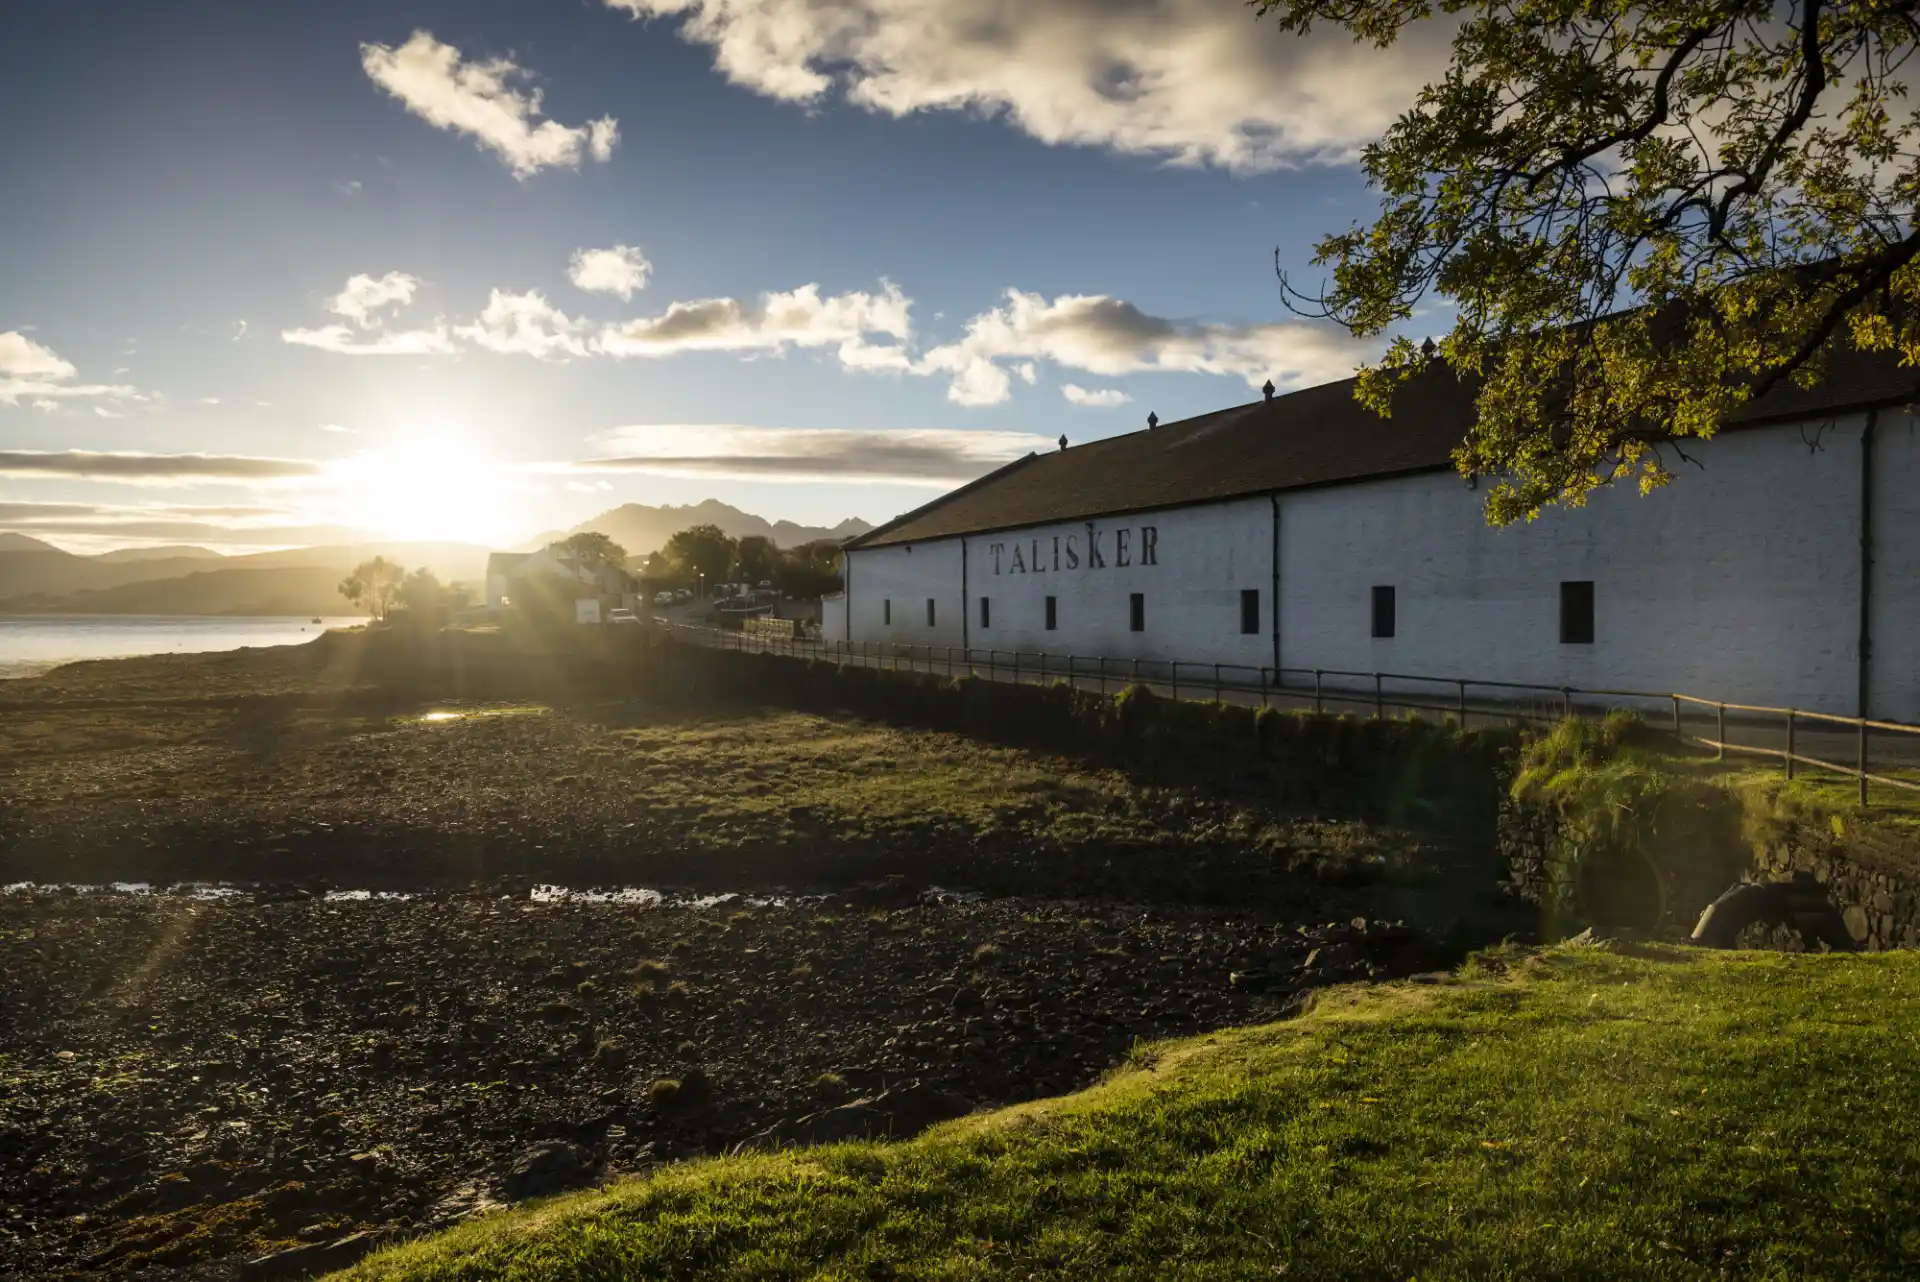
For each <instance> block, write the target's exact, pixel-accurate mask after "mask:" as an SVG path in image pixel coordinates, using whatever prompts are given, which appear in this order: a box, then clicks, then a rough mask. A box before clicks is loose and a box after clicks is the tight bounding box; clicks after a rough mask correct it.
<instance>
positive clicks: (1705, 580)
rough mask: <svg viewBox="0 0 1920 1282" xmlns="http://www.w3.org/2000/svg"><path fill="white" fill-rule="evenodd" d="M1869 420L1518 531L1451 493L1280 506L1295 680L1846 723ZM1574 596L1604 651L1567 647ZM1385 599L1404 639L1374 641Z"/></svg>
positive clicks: (1725, 452)
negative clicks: (1438, 681)
mask: <svg viewBox="0 0 1920 1282" xmlns="http://www.w3.org/2000/svg"><path fill="white" fill-rule="evenodd" d="M1863 421H1864V420H1863V417H1861V416H1853V417H1849V418H1845V419H1842V420H1840V421H1838V422H1836V423H1834V424H1833V425H1832V426H1831V427H1829V428H1827V429H1826V430H1825V431H1824V432H1818V433H1816V431H1815V430H1814V429H1813V428H1811V427H1809V428H1808V429H1807V431H1806V433H1805V436H1804V439H1803V435H1802V432H1801V430H1800V429H1799V428H1798V427H1784V428H1768V429H1760V430H1755V431H1750V432H1736V433H1730V434H1728V435H1726V436H1724V437H1721V438H1719V439H1718V440H1715V441H1713V442H1709V443H1706V444H1703V445H1701V446H1700V447H1699V448H1697V449H1689V451H1688V453H1689V454H1690V455H1692V456H1693V457H1694V458H1696V459H1697V460H1698V462H1699V464H1700V466H1699V467H1698V468H1695V467H1693V466H1690V465H1688V464H1685V463H1681V464H1679V465H1678V466H1679V468H1680V472H1681V474H1680V476H1679V478H1678V479H1677V480H1676V481H1675V482H1674V484H1673V485H1671V486H1669V487H1668V488H1666V489H1664V490H1661V491H1658V492H1656V493H1654V494H1651V495H1647V496H1644V497H1643V496H1641V495H1640V494H1639V493H1638V492H1637V491H1636V490H1635V489H1634V488H1633V487H1631V486H1627V487H1613V488H1611V489H1608V490H1605V491H1602V492H1600V493H1598V494H1596V495H1594V496H1593V499H1592V501H1591V502H1590V503H1589V504H1588V506H1587V507H1585V508H1575V509H1566V510H1561V509H1549V510H1548V511H1547V512H1546V513H1544V514H1543V515H1542V516H1541V517H1540V518H1539V519H1538V520H1537V521H1535V522H1532V523H1531V524H1526V525H1519V526H1510V527H1507V528H1505V529H1493V528H1490V527H1489V526H1487V525H1486V523H1485V521H1484V519H1483V517H1482V515H1481V497H1482V496H1481V495H1480V494H1479V493H1477V492H1476V491H1473V490H1470V489H1468V488H1467V486H1466V484H1465V483H1464V482H1463V481H1461V480H1460V479H1459V478H1458V477H1456V476H1450V475H1431V476H1420V477H1408V478H1402V479H1398V480H1389V481H1381V482H1374V483H1369V484H1364V485H1356V486H1343V487H1340V488H1337V489H1328V490H1319V491H1311V492H1305V493H1298V494H1289V495H1286V496H1284V497H1283V498H1282V500H1281V513H1282V519H1281V549H1282V551H1281V603H1282V616H1281V617H1282V620H1283V625H1282V635H1281V654H1282V662H1283V663H1284V664H1286V665H1287V666H1290V667H1295V666H1298V667H1329V668H1330V667H1341V668H1357V669H1361V670H1367V671H1372V670H1388V671H1399V672H1412V673H1421V674H1434V675H1455V674H1458V675H1466V676H1473V675H1485V676H1490V677H1496V678H1501V679H1505V680H1513V681H1525V682H1537V683H1540V684H1544V685H1563V684H1564V685H1571V686H1577V687H1587V688H1596V687H1625V688H1629V689H1645V690H1677V691H1680V692H1683V693H1693V694H1700V695H1703V696H1709V697H1714V698H1724V699H1728V700H1733V701H1740V702H1753V703H1791V704H1795V705H1797V706H1800V707H1805V708H1810V709H1814V710H1818V711H1833V712H1851V711H1852V710H1853V703H1854V699H1853V695H1854V691H1855V687H1856V682H1857V669H1856V666H1855V660H1856V637H1857V632H1858V607H1857V601H1858V597H1857V595H1856V594H1857V592H1858V581H1859V575H1858V567H1859V543H1858V538H1859V535H1858V531H1859V504H1860V494H1859V484H1860V453H1859V448H1860V429H1861V426H1862V423H1863ZM1807 442H1817V448H1816V447H1810V446H1809V444H1808V443H1807ZM1578 579H1588V580H1591V581H1592V582H1593V583H1594V596H1595V610H1594V615H1595V620H1594V622H1595V637H1594V643H1593V644H1592V645H1562V644H1561V643H1560V637H1559V621H1560V620H1559V585H1560V583H1561V582H1562V581H1563V580H1578ZM1374 584H1392V585H1394V587H1395V588H1396V595H1397V600H1398V613H1399V619H1398V627H1397V635H1396V636H1395V637H1394V639H1392V640H1384V641H1376V640H1373V639H1371V637H1370V635H1369V632H1370V628H1369V613H1368V611H1369V590H1370V589H1371V587H1372V586H1373V585H1374Z"/></svg>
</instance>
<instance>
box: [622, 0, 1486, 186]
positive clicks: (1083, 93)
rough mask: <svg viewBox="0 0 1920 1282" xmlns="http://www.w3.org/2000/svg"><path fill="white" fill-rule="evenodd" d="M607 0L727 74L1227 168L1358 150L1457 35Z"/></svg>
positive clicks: (841, 1)
mask: <svg viewBox="0 0 1920 1282" xmlns="http://www.w3.org/2000/svg"><path fill="white" fill-rule="evenodd" d="M604 2H605V3H606V4H607V6H608V7H609V8H613V9H618V10H622V11H624V12H626V13H629V14H632V15H633V16H635V17H641V18H651V17H666V18H674V19H678V21H679V24H680V25H679V30H680V35H681V37H682V38H683V39H685V40H688V41H690V42H693V43H695V44H700V45H705V46H707V47H708V48H710V49H712V50H713V54H714V63H715V66H716V67H717V68H718V69H719V70H720V72H721V73H722V74H724V75H725V76H726V77H727V78H728V79H729V80H731V81H732V82H734V83H735V84H739V85H743V86H745V87H747V88H749V89H752V90H754V91H755V92H758V93H761V94H765V95H767V96H768V97H772V98H776V99H780V100H782V101H786V102H793V103H801V104H814V103H818V102H820V101H822V100H824V99H826V98H828V97H830V96H832V95H833V94H834V93H835V91H836V90H837V91H838V92H839V93H840V94H841V95H843V96H844V97H845V98H846V100H847V101H849V102H852V103H854V104H856V105H858V106H861V107H865V108H867V109H868V110H871V111H876V112H883V113H885V114H888V115H892V116H906V115H910V114H912V113H914V112H918V111H967V112H976V113H980V114H985V115H1000V116H1004V117H1005V118H1006V119H1007V120H1008V121H1009V122H1010V123H1012V124H1013V125H1015V126H1016V127H1017V128H1019V129H1022V130H1024V131H1025V132H1026V133H1028V134H1030V135H1032V136H1033V137H1035V138H1038V139H1040V140H1041V141H1043V142H1046V143H1051V144H1078V145H1090V146H1099V147H1106V148H1110V149H1112V150H1115V151H1119V152H1126V153H1131V154H1138V155H1147V156H1155V157H1161V158H1164V159H1166V160H1169V161H1172V162H1173V163H1176V164H1183V165H1192V164H1211V165H1220V166H1224V167H1226V168H1229V169H1234V170H1265V169H1273V168H1276V167H1279V166H1282V165H1285V164H1289V163H1294V162H1297V161H1299V160H1301V159H1307V158H1319V159H1328V160H1348V159H1351V158H1352V157H1353V156H1354V155H1355V153H1356V150H1357V148H1358V146H1359V145H1360V144H1362V143H1364V142H1366V141H1368V140H1369V139H1371V138H1373V137H1375V136H1377V135H1378V134H1379V133H1380V131H1381V130H1382V129H1383V128H1384V127H1385V126H1386V125H1387V124H1388V123H1389V122H1390V121H1391V120H1392V119H1393V117H1394V116H1395V115H1396V114H1398V113H1399V112H1400V111H1402V110H1404V109H1405V108H1407V107H1409V106H1411V105H1412V102H1413V97H1414V95H1415V93H1416V92H1417V91H1418V90H1419V88H1420V86H1421V85H1423V84H1425V83H1427V82H1428V81H1429V80H1431V79H1433V78H1435V76H1436V75H1437V74H1439V73H1440V72H1441V71H1442V70H1443V69H1444V67H1445V65H1446V49H1447V41H1448V38H1449V36H1450V35H1451V29H1450V28H1449V27H1448V26H1447V25H1446V24H1444V23H1425V24H1420V25H1418V26H1416V27H1415V28H1413V29H1412V30H1410V31H1408V32H1407V33H1406V34H1405V35H1403V36H1402V37H1401V39H1400V40H1399V41H1398V42H1396V43H1395V44H1394V45H1393V46H1392V47H1391V48H1389V49H1385V50H1381V49H1376V48H1374V47H1373V46H1371V45H1369V44H1365V43H1361V42H1356V41H1354V40H1352V39H1350V38H1349V37H1347V36H1346V34H1345V33H1344V32H1342V31H1339V30H1337V29H1328V30H1323V31H1322V32H1319V33H1317V34H1315V35H1313V36H1310V37H1308V38H1305V39H1301V38H1297V37H1294V36H1289V35H1286V34H1284V33H1282V32H1280V31H1279V30H1277V29H1276V27H1275V25H1274V24H1273V22H1272V21H1270V20H1258V19H1256V17H1255V15H1254V14H1253V12H1252V11H1251V10H1250V9H1249V7H1248V6H1247V4H1246V3H1244V0H1046V3H1044V4H1025V5H1010V4H1007V3H1006V2H1005V0H806V2H805V3H794V2H792V0H604Z"/></svg>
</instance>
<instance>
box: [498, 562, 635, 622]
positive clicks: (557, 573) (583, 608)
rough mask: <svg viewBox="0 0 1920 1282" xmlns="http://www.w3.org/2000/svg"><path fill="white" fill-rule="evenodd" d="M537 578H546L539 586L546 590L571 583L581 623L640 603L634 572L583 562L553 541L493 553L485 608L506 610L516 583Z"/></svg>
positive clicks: (596, 619)
mask: <svg viewBox="0 0 1920 1282" xmlns="http://www.w3.org/2000/svg"><path fill="white" fill-rule="evenodd" d="M539 580H545V581H546V582H545V583H543V584H542V586H543V587H544V588H545V589H546V590H547V591H551V590H552V589H553V587H554V586H555V585H561V586H564V585H566V584H569V583H571V585H572V586H571V587H570V588H569V589H568V590H570V591H571V592H572V593H573V595H574V598H575V601H576V610H577V611H578V618H579V619H580V621H581V622H582V623H599V622H601V620H602V618H603V617H604V611H605V610H607V609H612V608H613V607H615V606H623V607H625V608H627V609H629V610H631V609H636V608H637V607H638V605H639V591H640V584H639V581H638V580H637V579H635V578H634V577H633V575H631V574H629V573H628V572H627V571H625V570H623V569H621V568H619V567H618V566H611V565H590V564H585V563H583V562H581V561H580V560H578V559H577V558H575V557H571V556H568V555H567V554H566V553H565V552H564V551H562V550H561V549H560V547H559V545H558V544H552V545H549V546H547V547H544V548H541V549H540V550H539V551H538V552H495V553H492V554H491V555H490V556H488V557H487V609H488V610H490V611H500V610H505V609H507V608H508V607H509V606H511V605H512V603H513V596H514V591H515V588H516V585H519V584H523V583H528V582H529V581H539ZM589 602H590V603H591V608H588V605H587V603H589Z"/></svg>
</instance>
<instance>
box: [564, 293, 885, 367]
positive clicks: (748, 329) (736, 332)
mask: <svg viewBox="0 0 1920 1282" xmlns="http://www.w3.org/2000/svg"><path fill="white" fill-rule="evenodd" d="M880 286H881V287H880V290H879V292H877V293H871V294H869V293H865V292H863V291H852V292H849V293H845V294H830V295H822V294H821V292H820V287H819V286H818V285H802V286H801V287H800V288H798V289H795V290H790V291H788V292H785V293H769V294H762V295H761V296H760V298H759V299H758V301H756V302H751V303H748V302H741V301H740V300H738V299H734V298H703V299H698V300H696V301H693V302H686V303H674V304H672V305H671V306H669V307H668V308H667V310H666V311H664V312H662V313H661V314H660V315H658V316H650V317H642V318H640V319H638V320H631V321H625V322H622V323H620V324H615V325H609V326H607V327H606V328H605V329H604V330H602V331H601V334H600V337H599V339H598V340H597V343H596V346H597V347H598V349H599V350H600V351H602V352H605V353H607V354H608V355H610V356H622V357H624V356H652V357H659V356H672V355H676V354H678V353H680V352H721V351H736V352H741V351H743V352H778V351H784V350H786V349H787V348H788V347H790V346H791V347H829V346H833V345H834V344H839V345H840V348H841V357H842V359H843V360H845V361H846V363H847V364H848V365H850V366H854V367H856V368H861V369H884V368H901V369H904V368H906V365H907V358H906V356H905V354H904V352H902V351H900V350H899V349H898V348H897V347H893V346H886V345H879V346H876V345H874V344H872V343H870V342H869V341H868V335H873V334H878V335H881V336H883V337H886V338H892V339H896V340H899V341H900V342H905V341H906V340H907V339H908V338H910V337H911V336H912V332H913V328H912V322H911V319H910V315H909V313H910V312H911V310H912V307H913V302H912V300H911V299H909V298H908V297H907V296H906V295H905V294H902V293H901V292H900V288H899V286H897V285H895V284H893V283H892V282H890V281H885V280H883V281H881V282H880Z"/></svg>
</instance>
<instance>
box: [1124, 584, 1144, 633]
mask: <svg viewBox="0 0 1920 1282" xmlns="http://www.w3.org/2000/svg"><path fill="white" fill-rule="evenodd" d="M1127 628H1128V630H1129V631H1133V632H1145V631H1146V630H1147V597H1146V594H1145V593H1144V592H1132V593H1129V594H1128V595H1127Z"/></svg>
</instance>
